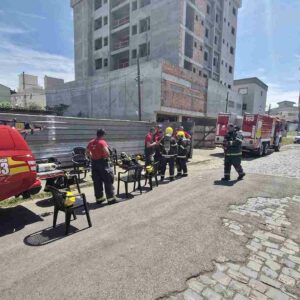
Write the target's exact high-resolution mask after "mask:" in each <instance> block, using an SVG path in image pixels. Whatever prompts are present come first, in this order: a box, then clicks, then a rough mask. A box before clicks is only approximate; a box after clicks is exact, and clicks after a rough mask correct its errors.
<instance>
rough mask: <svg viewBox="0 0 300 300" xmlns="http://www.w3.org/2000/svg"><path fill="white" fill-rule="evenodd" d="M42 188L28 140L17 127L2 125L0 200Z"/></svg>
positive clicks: (24, 194)
mask: <svg viewBox="0 0 300 300" xmlns="http://www.w3.org/2000/svg"><path fill="white" fill-rule="evenodd" d="M40 190H41V182H40V180H38V179H37V173H36V161H35V158H34V156H33V154H32V152H31V150H30V148H29V146H28V145H27V143H26V141H25V140H24V138H23V137H22V135H21V134H20V133H19V132H18V130H17V129H16V128H14V127H10V126H7V125H0V201H2V200H5V199H7V198H9V197H12V196H19V195H23V196H24V197H29V196H30V195H33V194H37V193H38V192H39V191H40Z"/></svg>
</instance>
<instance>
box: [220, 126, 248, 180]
mask: <svg viewBox="0 0 300 300" xmlns="http://www.w3.org/2000/svg"><path fill="white" fill-rule="evenodd" d="M227 129H228V133H227V134H226V136H225V138H224V143H223V147H224V154H225V160H224V177H223V178H222V181H229V180H230V171H231V166H234V168H235V170H236V171H237V173H238V174H239V176H238V180H242V179H243V177H244V176H245V175H246V174H245V173H244V170H243V168H242V166H241V160H242V142H243V136H242V134H241V133H240V132H237V131H236V130H235V127H234V125H233V124H229V125H228V127H227Z"/></svg>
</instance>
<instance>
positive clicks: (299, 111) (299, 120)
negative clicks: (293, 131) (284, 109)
mask: <svg viewBox="0 0 300 300" xmlns="http://www.w3.org/2000/svg"><path fill="white" fill-rule="evenodd" d="M298 131H300V91H299V99H298Z"/></svg>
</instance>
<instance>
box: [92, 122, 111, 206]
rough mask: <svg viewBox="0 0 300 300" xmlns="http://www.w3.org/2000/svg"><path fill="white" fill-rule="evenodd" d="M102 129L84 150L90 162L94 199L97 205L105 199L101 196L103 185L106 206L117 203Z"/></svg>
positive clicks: (108, 154)
mask: <svg viewBox="0 0 300 300" xmlns="http://www.w3.org/2000/svg"><path fill="white" fill-rule="evenodd" d="M105 134H106V133H105V130H104V129H102V128H101V129H98V130H97V137H96V138H95V139H92V140H91V141H90V142H89V144H88V146H87V150H86V154H87V156H89V157H90V158H91V160H92V179H93V182H94V190H95V198H96V202H97V203H98V204H101V203H102V202H104V201H105V200H106V199H105V197H104V194H103V184H104V188H105V194H106V198H107V203H108V204H114V203H117V201H116V198H115V193H114V186H113V183H114V172H113V169H112V167H111V162H110V158H109V157H110V153H109V149H108V144H107V142H106V141H105V140H104V136H105Z"/></svg>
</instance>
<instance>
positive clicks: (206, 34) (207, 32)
mask: <svg viewBox="0 0 300 300" xmlns="http://www.w3.org/2000/svg"><path fill="white" fill-rule="evenodd" d="M208 35H209V30H208V28H205V37H207V38H208Z"/></svg>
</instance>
